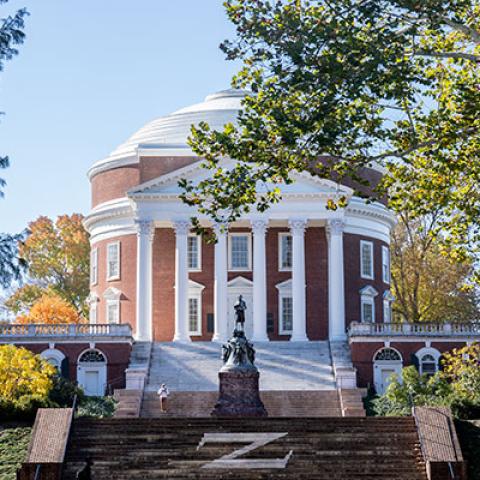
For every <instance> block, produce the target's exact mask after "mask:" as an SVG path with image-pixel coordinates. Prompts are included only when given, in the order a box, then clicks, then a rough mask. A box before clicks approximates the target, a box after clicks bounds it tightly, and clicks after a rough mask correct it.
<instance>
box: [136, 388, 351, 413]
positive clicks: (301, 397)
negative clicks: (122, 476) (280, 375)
mask: <svg viewBox="0 0 480 480" xmlns="http://www.w3.org/2000/svg"><path fill="white" fill-rule="evenodd" d="M260 396H261V398H262V401H263V403H264V405H265V408H266V409H267V412H268V414H269V416H270V417H337V416H341V415H342V410H341V407H340V401H339V396H338V393H337V391H336V390H329V391H298V390H293V391H285V392H282V391H262V392H260ZM217 399H218V393H217V392H172V393H171V394H170V396H169V398H168V409H167V412H166V413H162V412H161V410H160V400H159V399H158V396H157V395H156V394H155V393H153V392H145V394H144V399H143V404H142V411H141V416H142V417H160V416H168V417H209V416H210V413H211V411H212V410H213V407H214V406H215V403H216V401H217Z"/></svg>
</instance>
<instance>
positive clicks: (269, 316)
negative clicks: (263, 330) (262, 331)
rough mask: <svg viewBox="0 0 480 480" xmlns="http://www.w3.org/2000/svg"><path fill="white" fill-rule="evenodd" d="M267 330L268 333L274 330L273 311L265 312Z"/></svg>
mask: <svg viewBox="0 0 480 480" xmlns="http://www.w3.org/2000/svg"><path fill="white" fill-rule="evenodd" d="M267 332H268V333H273V332H274V325H273V313H267Z"/></svg>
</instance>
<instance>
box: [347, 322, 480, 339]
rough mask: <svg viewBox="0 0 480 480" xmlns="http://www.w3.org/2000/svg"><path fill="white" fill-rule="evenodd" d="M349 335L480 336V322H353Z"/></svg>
mask: <svg viewBox="0 0 480 480" xmlns="http://www.w3.org/2000/svg"><path fill="white" fill-rule="evenodd" d="M348 334H349V337H375V336H389V337H395V336H409V335H410V336H422V337H424V336H448V337H450V336H453V337H455V336H456V337H464V336H477V335H478V336H480V324H478V323H360V322H353V323H351V324H350V327H349V329H348Z"/></svg>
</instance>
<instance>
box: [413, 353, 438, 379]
mask: <svg viewBox="0 0 480 480" xmlns="http://www.w3.org/2000/svg"><path fill="white" fill-rule="evenodd" d="M415 355H416V357H417V359H418V371H419V373H420V375H423V374H425V375H428V376H432V375H435V373H437V372H438V365H439V361H440V356H441V354H440V352H439V351H438V350H436V349H435V348H429V347H425V348H421V349H420V350H419V351H418V352H416V353H415Z"/></svg>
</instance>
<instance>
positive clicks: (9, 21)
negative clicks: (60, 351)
mask: <svg viewBox="0 0 480 480" xmlns="http://www.w3.org/2000/svg"><path fill="white" fill-rule="evenodd" d="M7 1H8V0H0V5H1V4H2V3H7ZM27 15H28V14H27V11H26V10H25V9H24V8H22V9H20V10H18V11H17V12H15V13H14V14H13V15H9V16H7V17H4V18H0V72H1V71H3V68H4V65H5V62H6V61H8V60H11V59H12V58H13V57H14V56H15V55H17V54H18V50H17V48H16V47H17V46H18V45H21V44H22V43H23V41H24V40H25V33H24V32H23V29H24V27H25V17H26V16H27ZM8 166H9V159H8V157H0V170H1V169H3V168H7V167H8ZM4 186H5V180H3V178H0V197H3V190H2V188H3V187H4ZM7 238H8V236H6V237H5V240H4V241H6V239H7ZM12 243H15V242H12ZM1 254H2V252H1V250H0V259H2V260H3V256H2V255H1ZM7 258H8V257H7ZM0 273H1V263H0ZM1 278H2V277H1V276H0V279H1Z"/></svg>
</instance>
